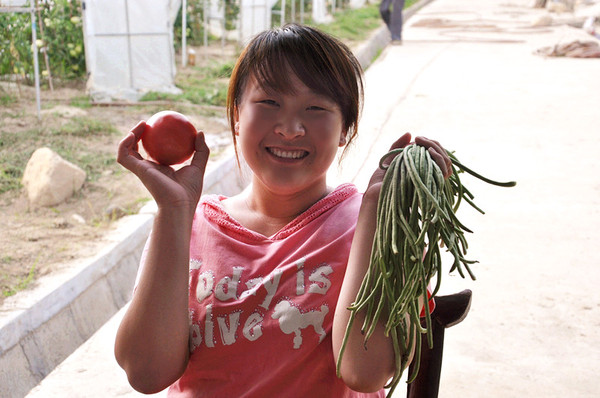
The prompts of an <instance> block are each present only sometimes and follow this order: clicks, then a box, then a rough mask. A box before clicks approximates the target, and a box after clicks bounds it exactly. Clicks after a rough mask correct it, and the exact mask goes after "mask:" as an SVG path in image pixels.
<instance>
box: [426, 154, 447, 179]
mask: <svg viewBox="0 0 600 398" xmlns="http://www.w3.org/2000/svg"><path fill="white" fill-rule="evenodd" d="M427 152H429V155H430V156H431V158H432V159H433V161H434V162H435V164H437V165H438V167H439V168H440V170H441V171H442V175H443V176H444V178H448V177H450V175H451V174H452V168H449V167H448V166H447V164H446V160H445V159H444V157H443V156H442V155H440V153H439V152H437V151H436V150H435V149H433V148H427Z"/></svg>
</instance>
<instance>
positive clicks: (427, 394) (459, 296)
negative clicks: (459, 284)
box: [406, 289, 472, 398]
mask: <svg viewBox="0 0 600 398" xmlns="http://www.w3.org/2000/svg"><path fill="white" fill-rule="evenodd" d="M471 296H472V292H471V290H469V289H466V290H463V291H462V292H459V293H454V294H450V295H447V296H436V297H435V310H434V311H433V313H432V314H431V328H432V332H433V348H431V349H430V348H429V345H428V343H427V338H422V339H421V365H420V368H419V373H418V375H417V378H416V379H415V380H414V381H413V382H412V383H410V384H408V389H407V392H406V396H407V398H437V396H438V392H439V387H440V374H441V371H442V353H443V350H444V330H445V329H446V328H449V327H451V326H454V325H456V324H457V323H460V322H461V321H462V320H463V319H465V318H466V317H467V313H468V312H469V309H470V308H471ZM413 366H414V365H410V366H409V373H408V374H409V375H412V374H413Z"/></svg>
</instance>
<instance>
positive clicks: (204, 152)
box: [190, 131, 210, 171]
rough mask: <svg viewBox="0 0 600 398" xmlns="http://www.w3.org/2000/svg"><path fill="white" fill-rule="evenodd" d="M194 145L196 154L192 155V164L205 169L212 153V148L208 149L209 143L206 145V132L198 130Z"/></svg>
mask: <svg viewBox="0 0 600 398" xmlns="http://www.w3.org/2000/svg"><path fill="white" fill-rule="evenodd" d="M194 145H195V150H196V152H194V156H193V157H192V161H191V163H190V164H191V165H193V166H195V167H198V168H199V169H200V170H202V171H204V169H205V168H206V163H207V162H208V157H209V155H210V150H209V149H208V145H206V140H205V139H204V132H202V131H198V133H197V134H196V141H195V143H194Z"/></svg>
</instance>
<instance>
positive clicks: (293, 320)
mask: <svg viewBox="0 0 600 398" xmlns="http://www.w3.org/2000/svg"><path fill="white" fill-rule="evenodd" d="M328 312H329V307H327V305H325V304H323V305H322V306H321V310H320V311H318V310H313V311H308V312H305V313H302V312H300V310H299V309H298V308H296V307H294V306H293V305H292V303H290V302H289V301H287V300H282V301H280V302H279V303H277V305H276V306H275V308H274V309H273V314H271V318H273V319H278V320H279V327H280V328H281V331H282V332H283V333H285V334H292V333H294V348H295V349H298V348H300V346H301V345H302V332H301V329H306V328H307V327H309V326H312V327H313V328H314V329H315V333H317V334H318V335H319V342H321V341H323V339H324V338H325V330H323V320H324V319H325V315H326V314H327V313H328Z"/></svg>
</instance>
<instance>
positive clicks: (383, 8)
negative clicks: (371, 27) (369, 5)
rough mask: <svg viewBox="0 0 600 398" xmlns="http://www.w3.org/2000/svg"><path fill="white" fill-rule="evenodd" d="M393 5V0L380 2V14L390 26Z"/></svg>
mask: <svg viewBox="0 0 600 398" xmlns="http://www.w3.org/2000/svg"><path fill="white" fill-rule="evenodd" d="M403 1H404V0H403ZM391 5H392V0H381V3H380V4H379V14H381V19H383V22H385V24H386V25H387V26H388V28H389V27H390V15H391V11H390V6H391Z"/></svg>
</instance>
